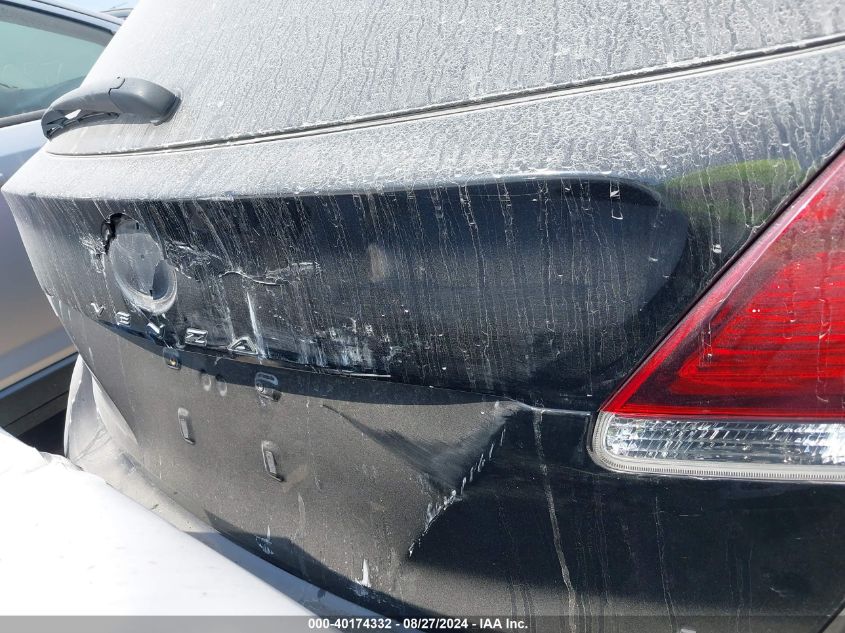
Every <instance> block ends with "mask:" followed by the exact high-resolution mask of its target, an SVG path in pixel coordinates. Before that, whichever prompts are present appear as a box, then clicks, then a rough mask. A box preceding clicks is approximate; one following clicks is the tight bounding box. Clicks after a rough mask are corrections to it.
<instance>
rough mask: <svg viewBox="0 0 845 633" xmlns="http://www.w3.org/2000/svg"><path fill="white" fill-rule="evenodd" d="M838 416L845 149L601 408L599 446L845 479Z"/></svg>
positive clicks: (844, 407)
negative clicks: (844, 153)
mask: <svg viewBox="0 0 845 633" xmlns="http://www.w3.org/2000/svg"><path fill="white" fill-rule="evenodd" d="M841 422H845V155H843V156H840V157H839V158H838V159H837V160H836V161H835V162H834V163H833V164H832V165H830V166H829V167H828V168H827V169H826V170H825V171H824V172H823V173H822V174H821V175H819V176H818V177H817V178H816V180H815V181H814V182H813V183H812V184H811V186H810V187H809V188H808V189H807V190H806V191H805V192H804V193H803V194H802V195H801V196H800V197H799V198H798V199H797V200H796V201H795V202H794V203H793V204H792V205H791V206H790V207H789V208H788V209H787V210H786V211H785V212H784V213H783V214H782V215H781V216H780V217H779V218H778V219H777V220H776V221H775V222H774V223H773V224H772V225H771V226H770V227H769V228H768V229H766V231H765V232H764V233H763V234H762V235H761V236H760V238H759V239H758V240H757V241H756V242H754V244H753V245H752V246H751V247H750V248H749V250H748V251H747V252H746V253H744V254H743V255H742V257H741V258H740V259H739V260H737V262H736V263H734V265H733V266H731V268H730V269H729V270H728V271H727V272H726V273H725V275H724V276H723V277H722V278H721V279H720V280H719V281H718V282H717V283H716V284H715V285H714V286H713V288H712V289H711V290H710V291H709V292H708V293H707V294H706V295H705V296H704V297H703V298H702V299H701V301H700V302H699V303H698V304H697V305H696V306H695V307H694V308H693V310H692V311H691V312H690V313H689V314H688V315H687V316H686V317H685V318H684V319H683V321H682V322H681V323H680V324H679V325H678V326H677V327H676V328H675V329H674V330H673V331H672V333H671V334H670V335H669V336H668V337H667V338H666V340H665V341H664V342H663V343H662V344H661V346H660V347H659V348H658V349H657V350H656V351H655V352H654V353H653V354H652V355H651V356H650V357H649V358H648V359H647V360H646V362H645V363H644V364H643V365H642V366H641V367H640V368H639V370H638V371H637V372H636V373H635V374H634V376H632V377H631V378H630V379H629V380H628V382H627V383H626V384H625V385H623V387H622V388H621V389H620V390H619V391H618V392H617V393H616V394H615V395H614V396H613V397H611V398H610V400H609V401H608V402H607V403H606V404H605V405H604V406H603V407H602V412H601V414H600V416H599V422H598V424H597V427H596V436H595V438H594V442H593V451H594V455H595V456H596V458H597V461H599V463H602V464H603V465H605V466H608V467H610V468H615V469H619V470H637V471H644V470H645V471H653V472H676V473H681V472H683V473H687V474H703V475H707V474H712V475H719V474H725V473H730V474H731V475H734V476H743V477H762V478H799V477H800V478H805V477H810V478H819V479H829V478H833V479H838V478H842V479H845V428H843V427H842V426H840V425H839V424H837V423H841ZM710 449H712V450H710ZM840 464H841V465H842V466H841V469H842V472H840V468H838V467H837V465H840ZM796 469H797V470H796ZM801 469H803V470H801ZM808 469H809V470H808ZM819 469H821V470H819ZM746 471H747V472H746ZM799 471H801V472H799Z"/></svg>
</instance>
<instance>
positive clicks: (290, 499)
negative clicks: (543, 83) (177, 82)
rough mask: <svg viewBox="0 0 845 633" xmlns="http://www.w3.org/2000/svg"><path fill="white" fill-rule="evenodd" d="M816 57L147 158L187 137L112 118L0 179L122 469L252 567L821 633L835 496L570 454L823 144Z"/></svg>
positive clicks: (829, 130) (836, 136)
mask: <svg viewBox="0 0 845 633" xmlns="http://www.w3.org/2000/svg"><path fill="white" fill-rule="evenodd" d="M734 4H736V3H734ZM740 4H742V3H740ZM141 15H142V16H143V14H141ZM134 17H135V16H133V18H134ZM746 17H747V16H746ZM136 24H138V23H137V22H136ZM595 24H597V23H594V24H593V26H594V27H595ZM130 26H131V25H130ZM669 35H670V36H675V35H676V34H675V33H672V34H669ZM831 37H833V36H831ZM837 41H838V40H837ZM837 41H825V42H821V43H819V42H816V43H815V44H813V45H812V46H811V45H804V44H802V45H801V46H798V45H797V44H795V46H796V47H797V49H800V50H797V51H796V49H795V48H790V46H792V44H794V43H792V44H790V43H788V42H787V44H789V45H788V46H786V49H784V50H780V49H778V50H776V51H769V50H767V49H765V48H762V49H760V48H756V47H753V50H754V51H756V52H754V56H756V57H754V59H747V60H739V61H737V60H735V59H733V58H731V59H730V60H721V61H724V62H726V63H725V64H721V62H720V61H719V60H716V61H712V60H711V62H712V63H711V62H707V64H709V66H708V67H707V68H700V69H690V68H688V67H686V66H685V67H684V68H683V69H680V70H677V71H676V70H675V69H673V68H668V67H667V68H664V67H660V68H658V69H657V70H655V69H651V70H650V71H649V73H651V74H649V75H643V76H642V77H639V78H638V79H636V80H634V79H631V77H627V78H624V79H618V78H617V79H618V80H614V79H609V80H608V81H607V84H603V85H595V86H591V87H587V88H584V87H583V86H582V87H579V88H578V89H575V88H572V89H571V90H570V89H569V88H571V86H569V87H566V86H563V87H559V88H555V90H549V91H548V92H547V93H546V92H544V93H543V94H533V95H532V96H530V98H528V97H526V98H524V99H523V98H522V97H519V98H517V97H513V98H511V97H507V98H506V97H503V96H502V95H498V96H496V97H495V99H496V100H495V102H494V101H492V100H491V101H489V102H485V104H484V106H483V107H481V106H477V104H476V105H472V104H469V105H468V104H466V103H464V104H463V105H462V106H461V107H460V108H458V107H455V108H452V109H450V108H451V106H450V107H449V108H447V107H446V106H443V105H442V104H440V105H438V108H440V107H441V106H442V110H438V112H436V113H433V112H428V113H417V114H418V115H419V116H417V114H415V115H414V116H413V117H412V116H410V115H409V116H405V115H404V114H403V115H402V116H399V115H398V114H396V113H395V112H393V113H387V114H389V115H390V116H389V117H387V118H386V119H385V120H372V121H370V120H368V121H366V123H361V121H358V120H357V119H355V120H356V121H358V122H357V123H355V124H354V125H353V124H349V125H348V126H347V125H345V124H344V126H341V125H340V123H341V121H333V122H330V123H331V125H326V126H325V127H322V128H320V127H319V126H318V127H315V128H313V129H309V130H308V131H307V132H302V131H301V130H300V131H298V132H296V133H293V132H291V133H288V132H285V134H281V133H279V134H278V135H276V136H272V135H271V136H267V137H266V138H264V139H263V140H256V139H255V138H252V137H250V138H245V137H242V136H238V135H237V134H235V132H237V133H238V134H240V132H241V131H243V130H242V129H241V128H243V126H244V124H245V123H244V121H238V122H237V124H238V126H236V127H237V130H235V132H233V138H234V137H235V136H237V140H234V141H232V142H231V143H229V142H226V141H225V138H223V139H222V140H221V138H217V137H214V138H213V139H212V140H213V142H210V144H209V145H207V146H201V144H199V145H198V146H196V147H193V146H192V147H191V148H188V147H187V146H186V147H182V148H181V149H178V150H173V151H167V152H156V151H152V150H149V151H148V150H144V149H143V147H142V148H141V149H139V148H138V144H139V143H141V144H142V145H143V144H144V143H147V142H148V141H149V142H150V145H149V147H148V149H149V148H151V147H154V146H155V145H156V143H158V142H161V143H165V144H166V143H168V142H170V140H173V141H174V142H177V141H178V142H180V143H181V142H182V141H185V139H186V138H187V139H190V138H195V137H194V136H191V135H192V134H193V133H194V132H195V131H196V130H188V132H190V133H188V132H186V131H185V129H184V128H179V129H175V128H174V129H173V130H171V131H170V132H168V130H167V129H165V128H161V129H159V130H157V131H155V130H154V131H152V132H151V131H149V130H142V129H140V128H137V127H135V126H133V125H125V126H122V125H120V124H119V123H118V124H116V125H115V124H113V123H114V122H112V123H110V124H109V125H103V126H92V127H91V128H87V129H85V130H81V129H80V130H79V132H78V133H73V134H71V133H68V134H67V136H66V137H65V139H64V141H62V143H61V145H60V146H57V147H55V150H56V153H50V147H48V149H47V151H45V152H42V153H41V154H39V155H38V156H37V157H36V158H35V160H34V161H32V162H30V163H29V164H28V165H27V166H25V167H24V168H23V169H22V170H21V171H20V172H19V173H18V174H17V175H16V177H15V179H14V180H13V181H11V182H10V184H9V186H8V187H7V188H6V190H5V193H6V195H7V196H8V197H9V199H10V202H11V205H12V208H13V210H14V213H15V216H16V220H17V222H18V225H19V228H20V230H21V234H22V236H23V239H24V242H25V243H26V246H27V249H28V252H29V254H30V256H31V258H32V260H33V265H34V268H35V270H36V273H37V275H38V278H39V281H40V282H41V284H42V286H43V287H44V289H45V291H46V292H47V293H48V295H50V296H51V298H52V301H53V304H54V306H55V307H56V309H57V311H58V312H59V314H60V316H61V318H62V320H63V322H64V323H65V325H66V326H67V328H68V330H69V332H70V333H71V335H72V337H73V339H74V341H75V343H76V344H77V346H78V348H79V351H80V355H81V356H82V358H83V359H84V361H85V363H86V364H87V366H88V367H89V368H90V370H91V372H92V373H93V375H94V376H95V377H96V378H97V380H98V381H99V384H100V385H101V386H102V390H103V394H106V395H104V396H103V397H102V398H103V401H102V403H98V406H99V404H102V405H103V406H102V410H103V411H107V415H106V414H104V415H106V417H108V418H109V419H111V420H112V424H111V427H110V428H109V432H110V434H111V435H112V436H114V437H117V438H120V441H121V443H122V446H123V450H124V451H125V453H126V455H127V458H128V459H130V460H131V461H132V463H134V464H137V465H138V466H139V467H140V468H141V469H142V470H143V471H144V472H145V473H146V474H147V475H148V476H150V477H151V478H153V479H154V480H156V482H157V483H158V485H160V486H161V487H162V489H164V490H166V491H167V492H168V493H169V494H171V495H172V496H173V498H174V499H176V500H177V501H178V502H179V503H180V504H183V505H184V506H185V507H187V508H189V509H190V510H192V511H193V512H195V513H197V514H198V515H200V516H202V517H203V518H205V519H207V520H208V521H209V522H211V523H212V524H213V525H214V526H215V527H217V528H219V529H220V530H221V531H223V532H225V533H227V534H229V535H230V536H231V537H232V538H234V539H236V540H238V541H239V542H240V543H242V544H244V545H245V546H246V547H248V548H250V549H251V550H253V551H255V552H257V553H259V554H260V555H262V556H264V557H266V558H267V559H268V560H271V561H273V562H274V563H276V564H278V565H280V566H282V567H284V568H286V569H288V570H291V571H293V572H294V573H297V574H299V575H301V576H302V577H304V578H307V579H309V580H311V581H312V582H314V583H316V584H317V585H320V586H323V587H325V588H327V589H330V590H332V591H334V592H336V593H339V594H341V595H343V596H345V597H348V598H351V599H354V600H356V601H359V602H362V603H365V604H367V605H368V606H370V607H372V608H373V609H374V610H376V611H379V612H382V613H386V614H389V615H394V616H396V615H402V614H409V613H442V614H454V615H463V614H498V615H516V616H532V617H534V616H537V617H539V616H554V617H556V618H559V619H555V620H554V621H549V622H547V624H550V627H551V628H553V630H558V629H559V628H560V629H562V630H566V628H569V629H570V630H576V629H577V630H579V631H587V630H623V631H624V630H644V631H652V630H666V631H678V630H679V629H680V628H681V627H684V626H687V627H690V628H695V629H697V630H702V631H703V630H707V631H709V630H730V631H737V630H739V631H751V630H760V629H761V628H762V629H764V630H783V631H807V632H812V631H818V630H820V629H821V628H822V626H823V625H824V624H825V622H826V621H827V619H828V618H829V617H830V616H831V615H832V614H834V613H835V612H836V611H837V610H838V609H839V607H840V605H841V604H842V601H843V597H845V578H843V577H841V573H840V572H839V570H840V569H841V568H842V565H843V562H845V561H843V559H845V548H843V546H842V536H843V534H842V531H843V529H844V528H843V527H842V526H843V520H842V518H843V512H844V511H845V506H843V502H845V488H842V487H839V486H810V485H801V484H794V485H784V484H766V483H754V484H749V483H738V482H733V481H696V480H676V479H658V478H650V477H645V476H626V475H619V474H612V473H609V472H605V471H603V470H601V469H600V468H598V467H597V466H596V465H595V464H594V463H593V462H592V461H591V459H590V457H589V455H588V452H587V449H586V446H587V439H588V436H589V432H590V425H591V423H592V418H593V416H594V413H595V411H596V410H597V409H598V407H599V405H600V404H601V402H602V400H603V399H604V398H605V397H606V396H607V395H608V394H609V393H611V392H612V390H613V389H614V388H615V387H617V386H618V385H619V384H620V383H621V381H622V380H624V379H625V377H626V376H628V375H630V373H631V372H632V371H633V370H634V368H635V367H636V365H637V363H638V362H640V360H641V359H642V358H643V357H644V356H645V355H646V354H647V353H648V351H649V349H650V348H651V347H652V346H654V345H655V344H657V343H658V342H659V340H660V338H661V337H662V336H663V334H664V333H665V332H666V331H667V330H668V329H669V328H670V327H671V326H672V324H673V323H674V322H676V321H677V320H678V319H679V318H680V317H681V316H682V315H683V314H684V313H685V312H686V311H687V310H688V309H689V307H690V306H691V305H692V303H693V302H694V300H695V299H696V297H697V296H699V294H700V293H701V292H702V291H704V290H705V289H706V288H707V286H708V284H710V283H711V282H712V281H713V280H714V279H715V278H716V277H717V276H718V275H719V273H720V272H721V271H722V270H724V268H725V266H726V265H729V263H730V261H731V259H732V258H733V257H734V256H736V254H738V253H740V252H741V251H742V249H743V248H744V247H745V246H746V245H747V244H748V243H749V242H750V241H751V240H752V239H754V237H755V236H756V235H758V234H759V232H760V231H761V230H763V229H764V228H765V226H766V224H767V223H768V222H769V221H770V220H771V219H772V218H773V217H774V216H775V215H776V214H777V212H778V211H779V209H781V208H783V206H784V205H785V204H786V203H787V202H788V201H789V200H790V199H791V197H792V196H794V195H795V194H796V192H797V191H799V190H800V188H801V187H802V186H803V185H804V184H805V183H806V182H808V181H809V180H810V179H811V178H812V177H813V176H814V174H816V173H817V172H818V170H819V169H820V168H821V167H822V166H823V165H824V164H825V162H826V161H827V160H829V159H830V157H831V156H833V155H834V154H835V153H836V152H837V151H838V150H839V149H840V148H841V147H842V144H843V139H845V111H843V110H842V108H841V107H840V104H841V103H842V101H843V99H842V97H843V94H845V47H844V46H843V45H841V44H839V43H837ZM805 46H806V47H807V50H803V48H804V47H805ZM787 49H788V50H787ZM114 50H119V49H114ZM109 63H116V62H115V60H111V61H109ZM710 66H712V67H710ZM104 67H106V66H104ZM640 70H643V69H640ZM218 79H219V78H218ZM593 79H595V78H594V77H593ZM591 81H592V79H591ZM517 83H519V82H517ZM535 84H536V82H535ZM226 85H227V86H228V88H227V89H229V90H235V89H236V88H237V86H236V85H234V84H226ZM408 85H409V86H411V87H413V88H414V94H421V93H419V91H418V90H416V88H417V86H416V85H415V84H413V82H410V83H409V84H408ZM169 87H171V88H178V87H177V86H169ZM523 87H524V88H526V89H528V87H529V86H528V85H527V84H526V85H525V86H523ZM534 87H535V88H536V87H537V86H536V85H534ZM582 88H583V89H582ZM491 94H493V93H491ZM187 96H189V95H187ZM488 96H490V95H488ZM353 101H354V100H353ZM353 105H354V103H353ZM400 105H401V104H400ZM287 106H290V108H291V110H290V111H291V112H297V108H296V103H292V104H287ZM412 106H413V104H409V103H406V104H404V108H405V110H408V108H411V109H413V107H415V106H413V107H412ZM464 106H466V107H464ZM476 106H477V107H476ZM191 107H193V108H199V107H200V106H199V105H197V104H192V105H191ZM207 107H211V106H210V105H209V106H207ZM186 111H190V109H188V110H186ZM206 114H207V113H206ZM352 114H353V115H354V113H352ZM364 114H366V113H364ZM370 114H372V113H370ZM406 114H407V112H406ZM350 116H351V115H350ZM367 116H369V114H368V115H367ZM352 119H354V116H353V117H352ZM352 119H350V120H352ZM344 120H346V119H344ZM182 121H183V123H184V122H185V119H183V120H182ZM188 123H190V121H189V122H188ZM185 124H186V125H187V123H185ZM335 124H337V125H335ZM165 125H166V124H165ZM180 125H181V124H180ZM315 125H316V124H315ZM318 128H319V129H318ZM233 129H234V128H233ZM121 130H123V131H121ZM252 131H253V132H255V136H256V137H257V136H262V135H263V134H264V133H265V132H267V130H263V131H262V130H252ZM171 132H172V133H173V134H174V135H175V136H174V137H173V139H168V134H170V133H171ZM177 132H178V134H177ZM196 132H197V133H198V134H199V132H200V131H196ZM203 132H204V131H203ZM300 132H301V133H300ZM215 134H216V132H215ZM154 136H155V137H161V138H159V139H158V141H157V142H156V143H153V142H152V141H151V140H150V138H152V137H154ZM148 137H149V138H148ZM177 137H178V138H177ZM77 142H78V146H77V145H75V143H77ZM187 142H188V141H185V143H187ZM124 150H126V152H128V153H123V154H121V155H97V156H94V155H88V156H82V155H77V156H70V155H63V154H74V153H76V154H86V153H88V152H91V153H96V152H99V151H121V152H123V151H124ZM130 150H131V151H130ZM136 150H137V151H136ZM142 150H143V151H142ZM107 401H108V402H107ZM109 403H111V404H109ZM106 405H108V406H106ZM268 455H269V457H268ZM628 616H632V619H627V620H625V619H620V618H624V617H628ZM608 618H609V619H608ZM710 618H715V619H710ZM538 623H539V621H538ZM767 627H768V628H767Z"/></svg>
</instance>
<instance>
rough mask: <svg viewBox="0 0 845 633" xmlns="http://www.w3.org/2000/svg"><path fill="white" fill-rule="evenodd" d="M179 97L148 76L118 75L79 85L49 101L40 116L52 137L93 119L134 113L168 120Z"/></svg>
mask: <svg viewBox="0 0 845 633" xmlns="http://www.w3.org/2000/svg"><path fill="white" fill-rule="evenodd" d="M178 105H179V98H178V97H177V96H176V95H175V94H173V93H172V92H170V91H169V90H168V89H167V88H162V87H161V86H159V85H158V84H155V83H153V82H151V81H147V80H146V79H136V78H134V77H117V78H116V79H112V80H109V81H100V82H93V83H89V84H87V85H84V86H80V87H79V88H76V89H75V90H71V91H70V92H68V93H67V94H64V95H62V96H61V97H59V98H58V99H56V100H55V101H54V102H53V103H51V104H50V107H49V108H47V112H45V113H44V116H43V117H41V129H42V131H43V132H44V136H46V137H47V138H52V137H53V136H54V135H55V134H56V133H57V132H60V131H61V130H63V129H65V128H67V127H68V126H70V125H76V124H79V123H82V122H83V121H88V120H91V119H102V118H109V117H116V116H119V115H121V114H132V115H135V116H137V117H140V118H141V119H143V120H145V121H148V122H149V123H152V124H153V125H157V124H159V123H163V122H164V121H166V120H167V119H169V118H170V117H171V116H172V115H173V112H175V111H176V108H177V107H178Z"/></svg>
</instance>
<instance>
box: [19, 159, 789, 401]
mask: <svg viewBox="0 0 845 633" xmlns="http://www.w3.org/2000/svg"><path fill="white" fill-rule="evenodd" d="M773 168H774V169H777V168H778V166H777V165H776V166H775V167H773ZM671 186H672V185H671V184H670V185H669V186H668V187H667V185H664V186H663V189H664V191H665V190H667V189H669V191H670V192H671V193H674V192H672V191H671V188H670V187H671ZM103 218H106V219H105V220H104V219H103ZM24 223H25V224H24V229H23V230H24V232H25V233H28V232H29V231H34V232H35V233H37V234H38V235H39V236H40V237H41V238H45V237H46V238H47V239H44V240H43V241H42V240H40V239H39V240H32V242H31V246H30V248H32V249H34V250H35V251H37V254H36V256H35V257H34V259H35V260H36V262H37V263H36V266H37V267H41V269H42V271H41V278H42V280H43V283H44V284H45V289H46V290H47V291H48V293H50V294H53V295H55V296H57V297H58V298H60V299H62V300H63V301H66V302H67V303H68V305H70V306H72V307H74V308H76V309H77V310H80V311H82V312H84V313H87V314H89V315H90V316H91V317H93V318H95V319H98V320H101V321H103V322H106V323H111V324H115V323H117V322H118V321H117V320H116V317H115V314H116V313H117V312H124V313H125V314H127V319H128V321H127V323H126V325H127V327H128V329H129V330H131V331H133V332H137V333H140V334H143V335H147V336H150V337H152V338H153V339H155V340H158V341H159V342H161V343H166V344H167V345H171V346H181V345H182V344H184V343H186V342H187V343H190V340H188V341H186V332H187V330H188V328H192V329H193V330H201V331H203V332H206V335H205V336H204V341H205V345H206V346H208V347H210V348H215V349H218V350H224V351H225V350H226V349H227V348H229V347H231V346H232V345H234V344H235V343H236V342H237V341H239V340H241V339H244V338H245V339H246V341H245V342H244V343H243V345H244V350H245V351H246V352H249V351H252V352H254V354H255V355H256V356H257V357H259V358H262V359H263V360H265V361H266V362H267V363H269V364H271V365H272V364H278V365H281V366H291V367H311V368H315V369H317V370H318V371H325V372H329V373H332V372H343V373H352V374H356V375H362V376H371V377H373V378H376V379H389V380H393V381H396V382H402V383H407V384H417V385H425V386H429V385H433V386H441V387H450V388H457V389H466V390H471V391H475V392H480V393H487V394H494V395H499V396H505V397H509V398H514V399H517V400H520V401H523V402H528V403H531V404H537V405H542V406H553V407H565V408H582V409H587V410H589V409H590V408H592V407H595V406H596V405H597V404H598V403H599V402H601V400H602V399H603V398H604V397H606V396H607V395H608V393H609V391H610V389H612V388H613V386H614V385H616V384H617V383H618V382H619V380H620V379H622V378H624V377H625V376H626V375H627V374H628V373H629V372H630V371H631V369H632V368H633V367H634V365H635V364H636V363H637V362H638V361H639V360H640V359H641V358H642V357H643V355H644V354H645V353H646V352H647V351H648V349H649V348H650V347H651V346H652V345H653V344H654V343H655V342H656V341H657V340H658V338H659V336H660V335H661V333H662V332H664V331H665V330H666V328H667V327H668V326H669V325H671V324H672V323H673V322H674V321H675V320H676V319H677V318H678V317H679V316H680V315H681V314H682V313H683V310H684V309H685V308H686V306H688V305H689V303H690V301H691V300H692V299H693V297H694V296H695V295H696V293H697V292H698V291H699V290H700V289H701V288H702V287H703V286H704V285H705V284H706V283H707V282H708V281H709V279H710V278H711V277H712V276H713V274H714V273H715V272H716V271H717V270H718V268H719V266H720V264H721V262H723V261H725V260H726V259H727V258H728V257H730V255H732V254H733V252H735V251H736V249H737V248H738V246H739V245H740V244H741V243H742V241H743V238H744V237H746V236H747V235H748V233H749V229H748V227H747V226H746V224H745V223H744V219H743V218H741V217H735V216H731V215H726V216H725V217H724V218H723V219H722V226H721V231H722V233H723V235H724V236H725V237H726V239H725V242H724V244H723V245H720V250H719V252H718V253H714V252H713V249H712V248H711V247H710V235H709V231H707V230H705V229H703V228H702V227H701V225H700V224H699V219H698V218H697V217H696V215H695V213H690V212H687V213H685V212H683V211H682V210H681V209H679V208H676V207H674V206H673V202H672V198H671V197H667V196H665V195H664V194H663V193H661V192H660V191H658V190H657V189H654V188H650V187H646V186H644V185H640V184H634V183H631V182H628V181H624V180H616V179H609V178H606V177H601V176H588V175H581V176H564V177H560V178H555V179H547V180H528V181H510V182H497V183H490V184H473V185H467V186H463V187H438V188H432V189H419V190H409V191H408V190H400V191H395V192H385V193H377V194H376V193H373V194H366V195H364V194H361V195H345V196H319V197H317V196H315V197H296V198H285V199H276V200H273V199H231V200H225V199H223V200H196V201H188V202H181V201H171V202H156V203H140V204H138V203H134V202H131V201H119V200H118V201H112V200H103V201H79V202H77V203H75V204H74V205H73V206H72V207H70V208H68V207H66V206H65V205H51V204H46V205H39V207H38V211H37V213H36V212H34V208H33V210H32V211H30V212H29V215H28V216H27V217H26V218H25V219H24ZM30 223H32V224H31V227H30V226H28V225H29V224H30ZM130 226H131V233H130V232H129V231H130V229H128V228H126V227H130ZM68 227H70V228H71V230H72V231H74V234H71V235H66V231H67V228H68ZM51 234H52V235H51ZM48 236H50V237H48ZM80 245H84V246H85V248H80ZM41 249H45V250H44V251H41ZM48 251H49V255H48ZM55 255H57V256H56V257H54V256H55ZM157 267H158V268H157ZM69 277H71V278H72V281H70V280H69ZM68 283H70V284H72V285H73V286H74V287H75V288H77V289H78V290H77V291H75V292H73V293H71V294H68V287H67V286H68ZM83 289H84V290H83ZM101 307H103V308H104V309H103V310H102V311H100V312H98V310H99V308H101ZM148 323H149V324H152V325H148Z"/></svg>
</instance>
